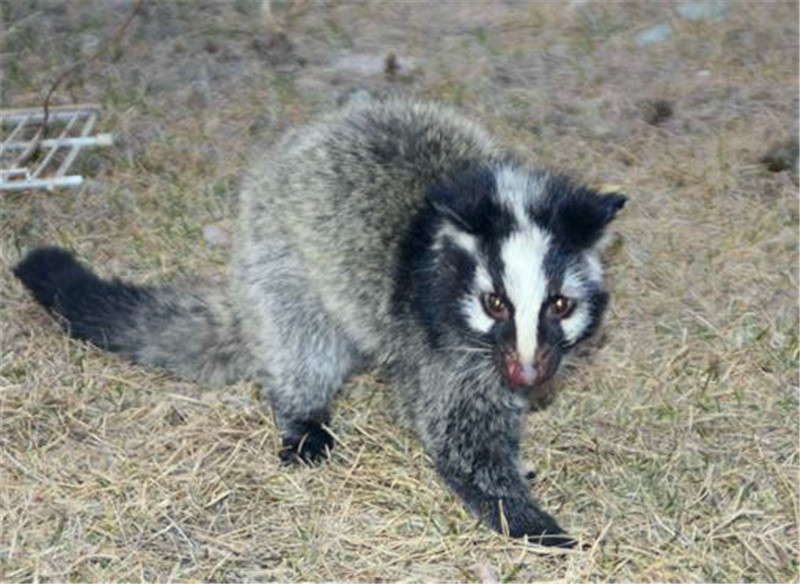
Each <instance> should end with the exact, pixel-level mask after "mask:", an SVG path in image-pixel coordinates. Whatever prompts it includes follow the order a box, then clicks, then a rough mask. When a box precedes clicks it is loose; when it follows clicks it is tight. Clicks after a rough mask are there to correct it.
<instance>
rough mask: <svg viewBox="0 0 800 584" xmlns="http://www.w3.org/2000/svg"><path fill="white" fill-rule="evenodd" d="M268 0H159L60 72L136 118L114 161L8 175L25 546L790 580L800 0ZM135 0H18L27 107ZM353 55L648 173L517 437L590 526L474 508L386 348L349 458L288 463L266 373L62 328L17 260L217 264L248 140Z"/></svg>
mask: <svg viewBox="0 0 800 584" xmlns="http://www.w3.org/2000/svg"><path fill="white" fill-rule="evenodd" d="M273 4H274V6H273V15H274V17H275V24H274V25H272V26H267V25H265V24H264V22H263V21H262V19H261V18H260V16H261V14H260V12H259V3H258V2H252V1H250V2H249V1H246V0H238V1H236V2H231V3H216V4H215V3H204V4H200V5H198V4H195V3H168V2H165V1H152V2H148V3H147V10H146V14H145V16H144V17H141V18H138V19H137V20H136V21H135V22H134V23H133V24H132V25H131V29H130V30H129V36H128V37H127V38H126V39H125V40H124V42H123V43H122V44H121V46H119V47H116V48H112V49H111V50H109V51H108V52H106V53H104V54H103V55H102V56H101V57H99V58H98V59H97V60H96V61H95V62H94V63H92V64H91V65H90V66H88V67H87V68H85V69H84V70H82V71H81V72H80V74H79V75H78V76H77V77H76V78H74V79H73V81H72V83H71V84H69V86H68V87H65V88H64V89H62V90H60V91H59V92H58V93H57V95H56V99H55V101H56V103H72V102H73V101H75V102H95V103H99V104H100V105H101V106H102V109H103V121H102V126H103V127H102V129H103V130H104V131H110V132H114V133H115V134H116V136H117V146H116V147H115V148H114V149H111V150H98V151H96V152H95V153H92V154H90V155H88V156H85V157H84V158H83V159H82V162H81V170H82V171H83V172H84V173H85V174H86V175H87V176H89V177H91V181H89V183H88V184H87V185H86V186H85V187H84V188H82V189H81V190H78V191H74V192H73V191H60V192H57V193H45V192H31V193H25V194H19V195H8V194H3V195H2V200H1V201H0V264H1V265H0V282H2V288H1V289H2V294H3V301H2V307H0V320H1V321H2V356H1V357H0V384H1V385H0V400H1V401H0V455H1V456H2V458H0V470H2V480H0V502H1V505H0V520H1V523H0V527H1V530H0V580H3V581H39V580H73V581H118V580H159V581H166V580H179V581H189V580H193V581H194V580H203V581H209V580H212V581H220V580H249V581H252V580H282V581H290V580H291V581H297V580H304V581H319V580H327V581H345V580H346V581H417V580H427V581H430V580H448V581H453V580H463V581H483V582H494V581H503V582H507V581H533V580H535V581H551V580H557V581H609V580H610V581H698V582H699V581H720V582H721V581H753V582H760V581H781V582H788V581H795V582H796V581H797V580H798V576H799V575H798V506H799V505H798V462H799V458H800V452H799V449H798V351H799V349H798V295H797V291H798V201H797V184H798V183H797V181H798V178H797V167H796V165H795V164H794V163H795V162H796V149H797V131H798V126H797V114H798V93H797V91H798V89H797V88H798V73H797V72H798V25H797V22H798V7H797V4H796V3H769V4H767V3H760V2H753V3H747V4H745V3H733V2H732V3H730V4H729V5H727V6H728V8H729V10H728V11H727V13H725V14H722V15H721V16H720V17H719V18H716V19H710V20H699V21H692V20H689V19H686V18H684V17H682V16H681V13H680V12H679V10H678V5H676V4H667V3H641V4H599V3H597V4H596V3H588V2H571V3H559V4H556V3H514V2H502V3H501V2H497V3H481V4H476V3H466V2H462V3H452V2H451V3H430V4H422V3H401V2H390V3H372V2H352V3H338V2H329V3H316V2H310V1H308V2H307V1H303V0H296V1H292V2H274V3H273ZM129 8H130V5H129V4H128V3H110V2H109V3H101V2H93V3H77V2H75V3H72V2H61V3H55V2H35V1H30V2H22V1H12V2H7V3H4V4H2V6H0V14H2V30H1V31H0V32H2V34H0V43H1V44H0V51H2V55H1V56H2V62H1V63H0V72H1V73H2V84H0V92H1V93H0V97H1V98H2V105H3V107H21V106H32V105H35V104H37V103H39V102H40V100H41V98H42V95H43V93H44V92H45V90H46V88H47V87H48V86H49V83H50V82H51V81H52V80H53V79H54V78H55V76H56V75H57V74H58V73H59V72H60V71H62V70H63V69H64V68H65V67H68V66H69V65H71V64H72V63H73V62H74V61H75V60H76V59H78V58H81V56H82V55H86V54H88V53H89V52H91V50H92V48H93V47H96V46H97V43H98V41H99V40H100V39H102V38H103V36H104V35H105V34H107V33H108V32H109V31H111V30H113V28H114V27H115V26H117V25H118V24H119V23H120V22H121V21H122V20H124V18H125V16H126V12H127V11H128V10H129ZM659 24H667V25H669V27H670V30H671V37H670V38H668V39H666V40H664V41H663V42H660V43H656V44H650V45H645V46H638V45H637V44H636V35H637V34H639V33H641V32H643V31H647V30H648V29H650V28H651V27H653V26H656V25H659ZM278 28H280V29H281V30H278ZM390 50H393V51H395V53H396V55H397V56H398V57H399V60H398V62H399V65H400V69H399V71H398V72H397V73H396V74H395V75H393V76H389V77H387V76H386V75H385V74H384V73H383V71H382V68H381V65H380V64H381V62H382V61H383V59H384V56H385V55H386V54H387V52H388V51H390ZM357 88H362V89H365V90H367V91H370V92H372V93H376V94H377V93H382V92H402V93H405V94H411V95H416V96H419V97H424V98H430V99H438V100H442V101H446V102H450V103H454V104H455V105H456V106H458V107H459V108H460V109H462V110H463V111H465V112H467V113H468V114H470V115H471V116H473V117H474V118H476V119H478V120H480V121H481V122H482V123H484V124H485V125H487V126H488V127H490V128H491V130H492V131H493V132H494V133H495V134H497V135H498V136H499V137H500V138H501V139H502V140H504V141H505V142H506V143H508V144H510V145H514V146H515V147H516V148H517V149H518V150H519V151H520V152H521V154H522V155H523V156H525V157H527V158H528V159H530V160H531V161H532V162H534V163H536V164H540V165H547V166H552V167H556V168H559V169H565V170H566V169H568V170H570V171H571V172H572V173H573V174H576V175H577V176H579V177H581V178H583V179H585V180H586V181H588V182H590V183H592V184H595V185H597V186H602V185H616V186H617V188H619V189H621V190H623V191H624V192H626V193H627V194H628V195H629V196H630V201H629V205H628V207H627V208H626V209H625V212H624V214H623V215H622V216H621V217H620V219H619V220H618V223H617V224H616V227H617V230H618V231H619V232H620V234H621V236H620V238H619V240H618V244H617V245H616V246H615V247H614V248H613V249H612V250H611V253H610V254H609V258H608V259H609V285H610V289H611V291H612V297H613V301H612V306H611V309H610V313H609V315H608V318H607V322H606V326H605V329H604V332H603V334H602V335H601V336H600V337H599V338H598V339H597V341H596V342H595V343H594V345H595V346H594V348H593V350H592V351H591V352H588V354H586V355H584V356H582V357H581V358H580V359H578V360H576V362H575V365H574V367H573V368H572V369H571V370H570V371H567V372H566V375H565V376H564V377H563V379H562V380H561V382H560V387H559V395H558V397H557V399H556V400H555V402H554V403H553V404H552V406H551V407H549V408H548V409H547V410H545V411H542V412H537V413H534V414H532V415H531V416H530V418H529V431H528V434H527V438H526V441H525V443H524V460H525V461H526V464H527V465H529V466H530V468H531V469H534V470H535V471H536V474H537V478H536V480H535V482H534V484H533V485H532V488H533V489H534V492H535V494H536V496H537V497H538V498H539V499H540V501H541V502H542V504H543V506H544V507H545V508H546V509H548V510H550V511H552V512H553V513H554V514H555V515H556V516H557V517H558V518H559V521H560V522H561V523H562V525H564V527H566V528H567V529H568V530H569V531H570V532H571V533H573V534H575V535H577V536H579V537H580V538H581V539H582V541H583V542H585V543H586V544H587V545H588V549H587V550H586V551H582V552H569V553H564V554H561V555H553V554H550V553H547V552H546V551H544V550H542V549H540V548H536V547H534V546H527V545H526V544H524V543H523V542H519V541H511V540H508V539H505V538H503V537H501V536H499V535H496V534H495V533H493V532H491V531H489V530H488V529H486V528H485V527H483V526H480V525H478V524H476V522H475V520H473V519H472V518H471V517H470V516H469V515H468V514H467V513H466V512H465V511H464V510H463V509H462V507H461V505H460V504H459V503H458V501H457V500H456V499H455V498H454V497H453V496H452V495H451V494H450V493H449V491H448V490H447V489H446V488H445V487H444V485H443V484H442V483H441V482H440V480H439V479H438V478H437V477H436V475H435V473H434V472H433V470H432V469H431V466H430V464H429V462H428V461H427V459H426V457H425V455H424V453H423V452H422V450H421V447H420V445H419V443H418V442H417V441H416V439H415V438H414V437H413V436H411V435H409V434H408V433H406V432H405V431H401V430H400V429H398V427H397V426H396V425H395V424H394V423H393V422H392V421H391V419H390V416H389V414H388V413H387V412H386V402H385V399H384V397H383V395H382V392H381V385H380V382H379V381H378V380H376V379H375V378H373V377H372V376H370V375H364V376H361V377H357V378H355V379H353V380H351V382H350V383H348V385H347V387H346V388H345V390H344V391H343V392H342V395H341V398H340V399H339V400H338V402H337V405H336V411H335V414H334V415H335V417H334V422H333V431H334V432H335V433H336V435H337V437H338V438H339V445H338V447H337V449H336V451H335V453H334V456H333V459H332V460H331V461H330V463H329V464H326V465H324V466H322V467H319V468H313V469H307V468H295V469H291V470H286V469H284V468H282V467H281V466H280V465H279V464H278V458H277V456H276V455H275V453H276V450H277V448H278V436H277V435H276V431H275V427H274V425H273V422H272V419H271V417H270V415H269V413H268V412H265V411H263V410H262V409H261V408H260V407H259V405H258V404H257V403H256V402H255V401H254V400H253V398H252V395H253V387H251V386H250V385H247V384H244V383H242V384H239V385H237V386H233V387H229V388H225V389H224V390H220V389H213V388H204V387H198V386H196V385H192V384H190V383H186V382H183V381H181V380H177V379H174V378H172V377H169V376H167V375H162V374H158V373H153V372H152V371H146V370H143V369H141V368H138V367H135V366H132V365H129V364H126V363H124V362H123V361H121V360H120V359H117V358H115V357H113V356H109V355H106V354H103V353H101V352H99V351H97V350H95V349H93V348H91V347H88V346H86V345H83V344H81V343H77V342H73V341H70V340H67V339H65V338H64V337H63V336H62V335H61V334H59V332H58V330H57V328H56V326H54V324H53V323H52V321H51V320H49V319H48V318H47V317H46V316H45V315H44V314H43V312H42V311H41V310H39V309H38V308H37V307H35V306H34V304H33V302H32V301H31V299H30V298H29V297H28V296H27V295H26V294H25V293H24V291H23V290H22V288H21V287H20V286H19V285H18V284H17V282H15V281H14V280H13V278H12V277H11V275H10V272H9V269H8V268H9V267H10V266H11V265H12V264H13V263H14V262H15V261H17V260H18V258H19V257H20V255H21V254H22V253H23V252H24V251H25V250H26V249H28V248H30V247H31V246H33V245H36V244H40V243H44V242H47V243H56V244H59V245H62V246H66V247H69V248H71V249H74V250H76V251H77V253H78V254H79V256H80V257H81V258H83V259H85V260H86V261H88V262H90V263H91V264H92V265H94V266H96V267H97V269H98V271H100V272H101V273H102V274H104V275H110V274H115V275H119V276H123V277H126V278H131V279H134V280H136V281H139V282H146V283H151V282H162V281H169V280H170V279H172V278H176V277H183V276H190V275H191V276H194V275H201V276H207V277H218V276H220V275H221V274H223V273H224V263H225V257H226V255H227V253H228V251H229V250H228V249H227V248H226V246H225V245H218V246H210V245H208V244H207V243H206V241H205V239H204V236H203V228H204V227H206V226H209V225H213V226H215V227H217V228H218V229H219V230H221V231H222V232H227V233H230V232H232V231H233V230H234V229H235V223H234V222H233V221H232V218H233V217H234V216H235V212H236V199H237V183H238V181H239V176H240V173H241V171H242V169H243V168H244V167H245V165H246V161H247V158H248V155H249V152H250V151H251V149H252V148H253V147H254V146H255V145H256V144H257V143H258V142H270V141H272V140H274V139H275V137H276V136H278V135H279V134H280V133H281V132H282V131H283V130H284V129H285V128H287V127H291V126H293V125H295V124H298V123H301V122H303V121H305V120H307V119H309V118H310V117H312V116H313V115H314V114H316V113H317V112H320V111H325V110H328V109H330V108H332V107H334V106H335V105H336V103H337V101H339V100H341V99H343V98H345V97H346V96H347V95H348V94H349V93H350V92H351V91H352V90H354V89H357ZM781 148H783V150H781ZM785 152H788V153H789V155H788V156H789V158H788V161H787V160H786V154H785ZM776 157H777V159H778V162H777V163H774V161H775V159H776ZM793 158H794V160H793Z"/></svg>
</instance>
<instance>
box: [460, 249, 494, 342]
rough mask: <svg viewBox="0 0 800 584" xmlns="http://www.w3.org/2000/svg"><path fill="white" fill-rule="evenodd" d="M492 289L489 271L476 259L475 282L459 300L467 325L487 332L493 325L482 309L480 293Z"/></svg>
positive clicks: (492, 321)
mask: <svg viewBox="0 0 800 584" xmlns="http://www.w3.org/2000/svg"><path fill="white" fill-rule="evenodd" d="M493 289H494V286H493V285H492V278H491V276H490V275H489V272H488V271H487V269H486V267H485V266H484V265H483V264H482V263H480V260H478V265H477V267H476V268H475V283H474V284H473V286H472V289H471V290H470V294H469V296H467V297H466V298H465V299H463V300H462V301H461V306H462V308H463V311H464V315H465V316H466V317H467V323H468V324H469V326H470V327H472V328H473V329H475V330H476V331H480V332H482V333H488V332H489V331H490V330H491V328H492V326H494V322H495V321H494V319H492V318H491V317H490V316H489V315H488V314H486V311H485V310H484V309H483V304H482V302H481V294H484V293H486V292H491V291H492V290H493Z"/></svg>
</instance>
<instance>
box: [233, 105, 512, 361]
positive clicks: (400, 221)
mask: <svg viewBox="0 0 800 584" xmlns="http://www.w3.org/2000/svg"><path fill="white" fill-rule="evenodd" d="M496 156H498V154H497V151H496V149H495V147H494V145H493V143H492V141H491V139H490V138H489V137H488V135H487V134H485V133H484V132H483V130H482V129H480V128H479V127H478V126H476V125H474V124H473V123H472V122H470V121H468V120H466V119H465V118H462V117H461V116H459V115H457V114H455V113H453V112H452V111H450V110H449V109H446V108H442V107H439V106H434V105H432V104H424V103H415V102H407V101H400V100H392V101H387V102H372V103H368V104H365V105H357V106H353V107H351V108H348V109H346V110H344V111H343V112H337V113H336V114H334V115H332V116H328V117H326V118H323V119H322V120H321V121H319V122H318V123H317V124H315V125H312V126H310V127H306V128H304V129H302V130H300V131H299V132H294V133H291V134H289V135H287V136H286V137H285V138H284V139H283V140H282V141H280V142H279V143H278V144H276V145H275V146H274V147H273V148H272V149H271V150H270V151H268V152H266V153H265V155H264V157H263V159H262V161H261V163H259V162H257V163H256V165H255V171H254V172H253V174H252V175H251V178H250V181H249V184H248V186H247V187H246V188H245V191H244V194H243V201H242V214H241V217H242V224H241V238H242V240H241V241H240V258H241V260H242V261H244V262H245V263H248V262H249V263H250V264H253V263H257V262H258V259H257V258H260V259H261V260H263V261H264V262H265V264H268V263H270V262H274V261H275V260H276V257H279V258H280V259H278V261H279V262H281V261H283V257H284V256H285V254H287V253H291V254H295V258H296V259H297V261H298V263H297V264H296V269H297V271H298V273H297V274H294V276H296V277H297V278H303V279H306V280H307V282H308V285H309V292H310V293H312V294H314V295H316V296H317V297H318V299H319V301H320V302H321V303H322V305H323V306H324V307H325V308H326V309H327V311H328V312H329V313H330V314H332V315H334V316H335V317H336V318H337V319H338V320H339V321H340V322H341V323H342V325H343V326H344V327H345V329H347V330H348V331H349V332H350V333H351V334H352V335H353V337H354V340H355V341H356V342H359V344H360V345H362V346H364V345H366V346H365V347H363V348H366V349H371V348H374V347H373V345H379V344H385V342H386V340H387V339H386V336H387V335H386V333H387V331H391V330H393V324H395V323H394V322H393V319H392V316H391V306H390V304H391V298H392V295H393V292H394V288H395V286H396V277H395V276H396V274H395V272H396V269H395V268H396V263H397V260H398V257H399V253H400V247H401V245H402V244H403V241H404V239H405V238H406V237H408V236H409V230H410V229H411V222H412V221H413V219H414V217H415V216H416V215H417V214H418V213H419V211H420V210H421V209H422V208H423V206H424V205H425V198H426V193H427V191H428V188H429V187H430V186H431V185H432V184H435V183H437V182H441V181H444V180H446V179H448V178H449V177H452V176H454V175H456V174H458V173H460V172H464V171H467V170H468V169H470V168H474V167H475V166H476V165H478V164H486V163H487V162H489V161H491V160H492V159H494V158H495V157H496ZM278 248H280V250H279V249H278ZM285 264H286V262H284V263H283V265H284V266H285ZM264 269H265V270H267V266H266V265H265V266H264ZM264 275H265V277H268V276H269V275H268V274H267V273H265V274H264Z"/></svg>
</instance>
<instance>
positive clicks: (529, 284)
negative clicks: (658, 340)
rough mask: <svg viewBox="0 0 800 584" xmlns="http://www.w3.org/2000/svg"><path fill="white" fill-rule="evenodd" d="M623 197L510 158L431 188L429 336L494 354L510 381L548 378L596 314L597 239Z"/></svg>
mask: <svg viewBox="0 0 800 584" xmlns="http://www.w3.org/2000/svg"><path fill="white" fill-rule="evenodd" d="M625 201H626V199H625V197H624V196H622V195H620V194H616V193H612V194H599V193H596V192H594V191H592V190H590V189H588V188H585V187H582V186H579V185H577V184H575V183H573V182H572V181H570V180H568V179H565V178H563V177H558V176H553V175H550V174H545V173H531V172H529V171H525V170H521V169H519V168H517V167H514V166H501V167H496V168H491V169H487V168H484V169H481V170H478V171H475V172H472V173H468V174H464V175H461V176H459V177H457V178H456V179H454V180H453V181H451V182H449V183H447V184H444V185H440V186H437V187H435V188H433V189H431V191H430V193H429V196H428V202H429V213H430V214H431V215H433V216H435V217H436V220H434V221H433V222H432V223H431V224H429V225H430V231H431V239H430V240H429V246H430V247H429V249H430V250H431V252H432V253H431V254H430V255H429V258H431V259H430V261H431V262H432V264H433V265H431V266H430V268H431V271H430V276H429V278H430V281H429V284H428V286H427V294H426V295H425V296H426V298H425V300H424V302H426V303H429V304H430V306H428V307H427V308H426V309H424V310H423V311H422V314H424V315H425V316H424V318H425V320H426V321H427V324H428V325H429V329H430V330H431V331H432V335H431V339H432V342H433V343H434V344H437V343H438V344H439V345H440V347H441V348H442V349H444V350H449V349H452V350H464V351H471V352H473V353H476V354H477V355H479V356H481V357H482V358H487V359H491V360H493V361H494V363H495V365H496V366H497V368H498V370H499V371H500V372H501V373H502V375H503V377H504V378H505V380H506V382H507V383H508V385H509V386H511V387H513V388H515V389H520V390H523V391H524V390H528V389H531V388H535V387H538V386H540V385H541V384H542V383H544V382H545V381H547V380H548V379H550V378H551V377H552V376H553V374H554V373H555V372H556V370H557V369H558V366H559V364H560V362H561V359H562V357H563V356H564V355H565V354H566V353H567V352H568V351H569V350H570V349H572V348H573V347H574V346H575V345H577V344H578V343H580V342H581V341H582V340H584V339H586V338H587V337H589V336H590V335H591V334H592V333H593V332H594V330H595V329H596V328H597V325H598V324H599V322H600V319H601V316H602V314H603V311H604V310H605V307H606V304H607V301H608V294H607V293H606V292H605V290H604V288H603V270H602V265H601V261H600V252H601V249H600V248H601V242H602V240H603V235H604V232H605V228H606V226H607V225H608V224H609V222H611V220H612V219H614V217H615V215H616V214H617V212H618V211H619V210H620V209H622V207H623V206H624V204H625ZM431 297H433V298H431ZM454 345H455V346H454Z"/></svg>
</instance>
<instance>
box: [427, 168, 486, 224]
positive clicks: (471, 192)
mask: <svg viewBox="0 0 800 584" xmlns="http://www.w3.org/2000/svg"><path fill="white" fill-rule="evenodd" d="M496 189H497V184H496V182H495V178H494V174H493V173H492V172H491V170H490V169H488V168H484V167H477V168H472V169H469V170H466V171H464V172H461V173H459V174H457V175H456V176H454V177H452V178H451V179H450V180H447V181H444V182H440V183H436V184H434V185H432V186H431V187H430V188H429V189H428V204H429V205H430V206H431V207H432V208H433V209H434V210H435V211H436V212H437V213H438V214H439V215H441V216H442V218H444V219H445V220H447V221H449V222H451V223H453V224H454V225H456V226H457V227H459V228H460V229H463V230H465V231H467V232H469V233H473V232H475V231H476V230H477V229H478V227H479V225H480V224H481V223H482V222H484V221H485V220H486V217H487V214H489V213H490V209H489V208H488V207H489V206H491V200H492V198H493V197H492V194H493V193H494V191H495V190H496Z"/></svg>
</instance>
